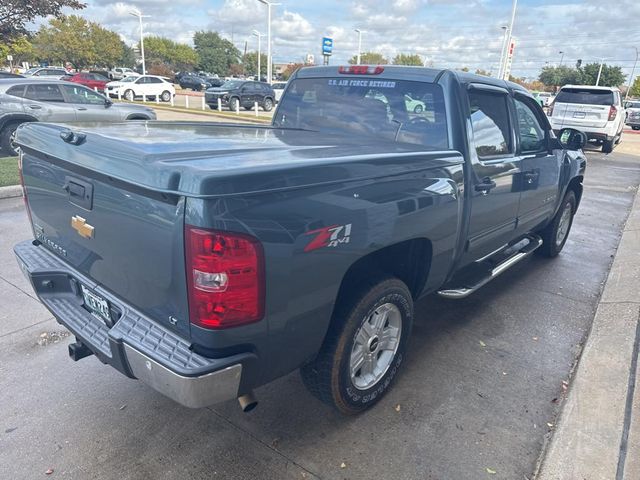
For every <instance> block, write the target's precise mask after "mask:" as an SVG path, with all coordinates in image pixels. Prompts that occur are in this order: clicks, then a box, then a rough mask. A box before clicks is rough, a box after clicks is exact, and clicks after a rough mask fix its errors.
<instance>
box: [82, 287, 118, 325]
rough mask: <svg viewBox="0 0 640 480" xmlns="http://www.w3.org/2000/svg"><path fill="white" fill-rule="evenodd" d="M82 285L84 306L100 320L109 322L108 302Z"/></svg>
mask: <svg viewBox="0 0 640 480" xmlns="http://www.w3.org/2000/svg"><path fill="white" fill-rule="evenodd" d="M81 287H82V299H83V300H84V306H85V307H87V309H88V310H89V311H90V312H91V313H93V314H94V315H96V316H97V317H98V318H100V320H102V321H104V322H105V323H106V324H107V325H109V324H110V323H111V313H110V312H109V303H108V302H107V301H106V300H105V299H104V298H102V297H101V296H99V295H96V294H95V293H93V292H92V291H90V290H89V289H87V288H85V286H84V285H81Z"/></svg>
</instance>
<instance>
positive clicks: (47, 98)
mask: <svg viewBox="0 0 640 480" xmlns="http://www.w3.org/2000/svg"><path fill="white" fill-rule="evenodd" d="M24 97H25V98H28V99H29V100H36V101H39V102H56V103H64V97H63V96H62V92H60V89H59V88H58V85H54V84H46V83H39V84H34V85H28V86H27V92H26V94H25V96H24Z"/></svg>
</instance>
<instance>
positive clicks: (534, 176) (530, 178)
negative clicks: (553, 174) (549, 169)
mask: <svg viewBox="0 0 640 480" xmlns="http://www.w3.org/2000/svg"><path fill="white" fill-rule="evenodd" d="M539 177H540V172H535V171H533V170H531V171H529V172H524V179H525V180H526V182H527V183H533V182H535V181H536V180H538V178H539Z"/></svg>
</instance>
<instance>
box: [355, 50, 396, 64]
mask: <svg viewBox="0 0 640 480" xmlns="http://www.w3.org/2000/svg"><path fill="white" fill-rule="evenodd" d="M357 62H358V56H357V55H354V56H353V57H351V59H350V60H349V63H350V64H351V65H355V64H356V63H357ZM360 63H362V64H364V65H386V64H388V63H389V59H387V58H385V56H384V55H382V54H381V53H378V52H365V53H363V54H362V55H360Z"/></svg>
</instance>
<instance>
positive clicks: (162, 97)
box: [160, 90, 171, 102]
mask: <svg viewBox="0 0 640 480" xmlns="http://www.w3.org/2000/svg"><path fill="white" fill-rule="evenodd" d="M160 100H162V101H163V102H170V101H171V92H169V91H168V90H165V91H164V92H162V95H160Z"/></svg>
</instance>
